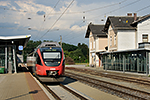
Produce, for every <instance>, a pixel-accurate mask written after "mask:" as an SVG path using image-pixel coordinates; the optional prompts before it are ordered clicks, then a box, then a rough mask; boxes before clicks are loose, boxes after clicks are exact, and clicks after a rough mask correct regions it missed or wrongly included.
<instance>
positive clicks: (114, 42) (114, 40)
mask: <svg viewBox="0 0 150 100" xmlns="http://www.w3.org/2000/svg"><path fill="white" fill-rule="evenodd" d="M114 45H116V36H114Z"/></svg>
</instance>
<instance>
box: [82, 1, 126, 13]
mask: <svg viewBox="0 0 150 100" xmlns="http://www.w3.org/2000/svg"><path fill="white" fill-rule="evenodd" d="M126 1H127V0H123V1H121V2H119V3H114V4H110V5H107V6H103V7H98V8H94V9H90V10H85V11H83V12H91V11H95V10H99V9H104V8H107V7H111V6H115V5H118V4H119V5H120V4H121V3H123V2H126Z"/></svg>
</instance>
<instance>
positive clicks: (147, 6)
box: [135, 5, 150, 12]
mask: <svg viewBox="0 0 150 100" xmlns="http://www.w3.org/2000/svg"><path fill="white" fill-rule="evenodd" d="M149 7H150V5H148V6H146V7H144V8H141V9H139V10H137V11H135V12H140V11H142V10H144V9H147V8H149Z"/></svg>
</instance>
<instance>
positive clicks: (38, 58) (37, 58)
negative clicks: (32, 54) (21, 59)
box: [36, 53, 42, 65]
mask: <svg viewBox="0 0 150 100" xmlns="http://www.w3.org/2000/svg"><path fill="white" fill-rule="evenodd" d="M36 61H37V64H39V65H42V63H41V59H40V57H39V55H38V54H37V53H36Z"/></svg>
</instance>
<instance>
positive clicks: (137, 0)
mask: <svg viewBox="0 0 150 100" xmlns="http://www.w3.org/2000/svg"><path fill="white" fill-rule="evenodd" d="M125 1H126V0H125ZM125 1H124V2H125ZM139 1H141V0H136V1H134V2H132V3H129V4H127V5H125V6H122V7H119V8H117V9H114V10H112V11H110V12H108V13H112V12H115V11H117V10H120V9H122V8H125V7H127V6H130V5H132V4H135V3H137V2H139ZM105 14H107V13H105ZM103 15H104V14H103ZM94 18H96V17H94ZM70 33H71V32H70ZM67 35H68V34H67ZM74 38H75V37H72V38H70V39H67V40H72V39H74ZM76 38H78V37H76Z"/></svg>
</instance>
